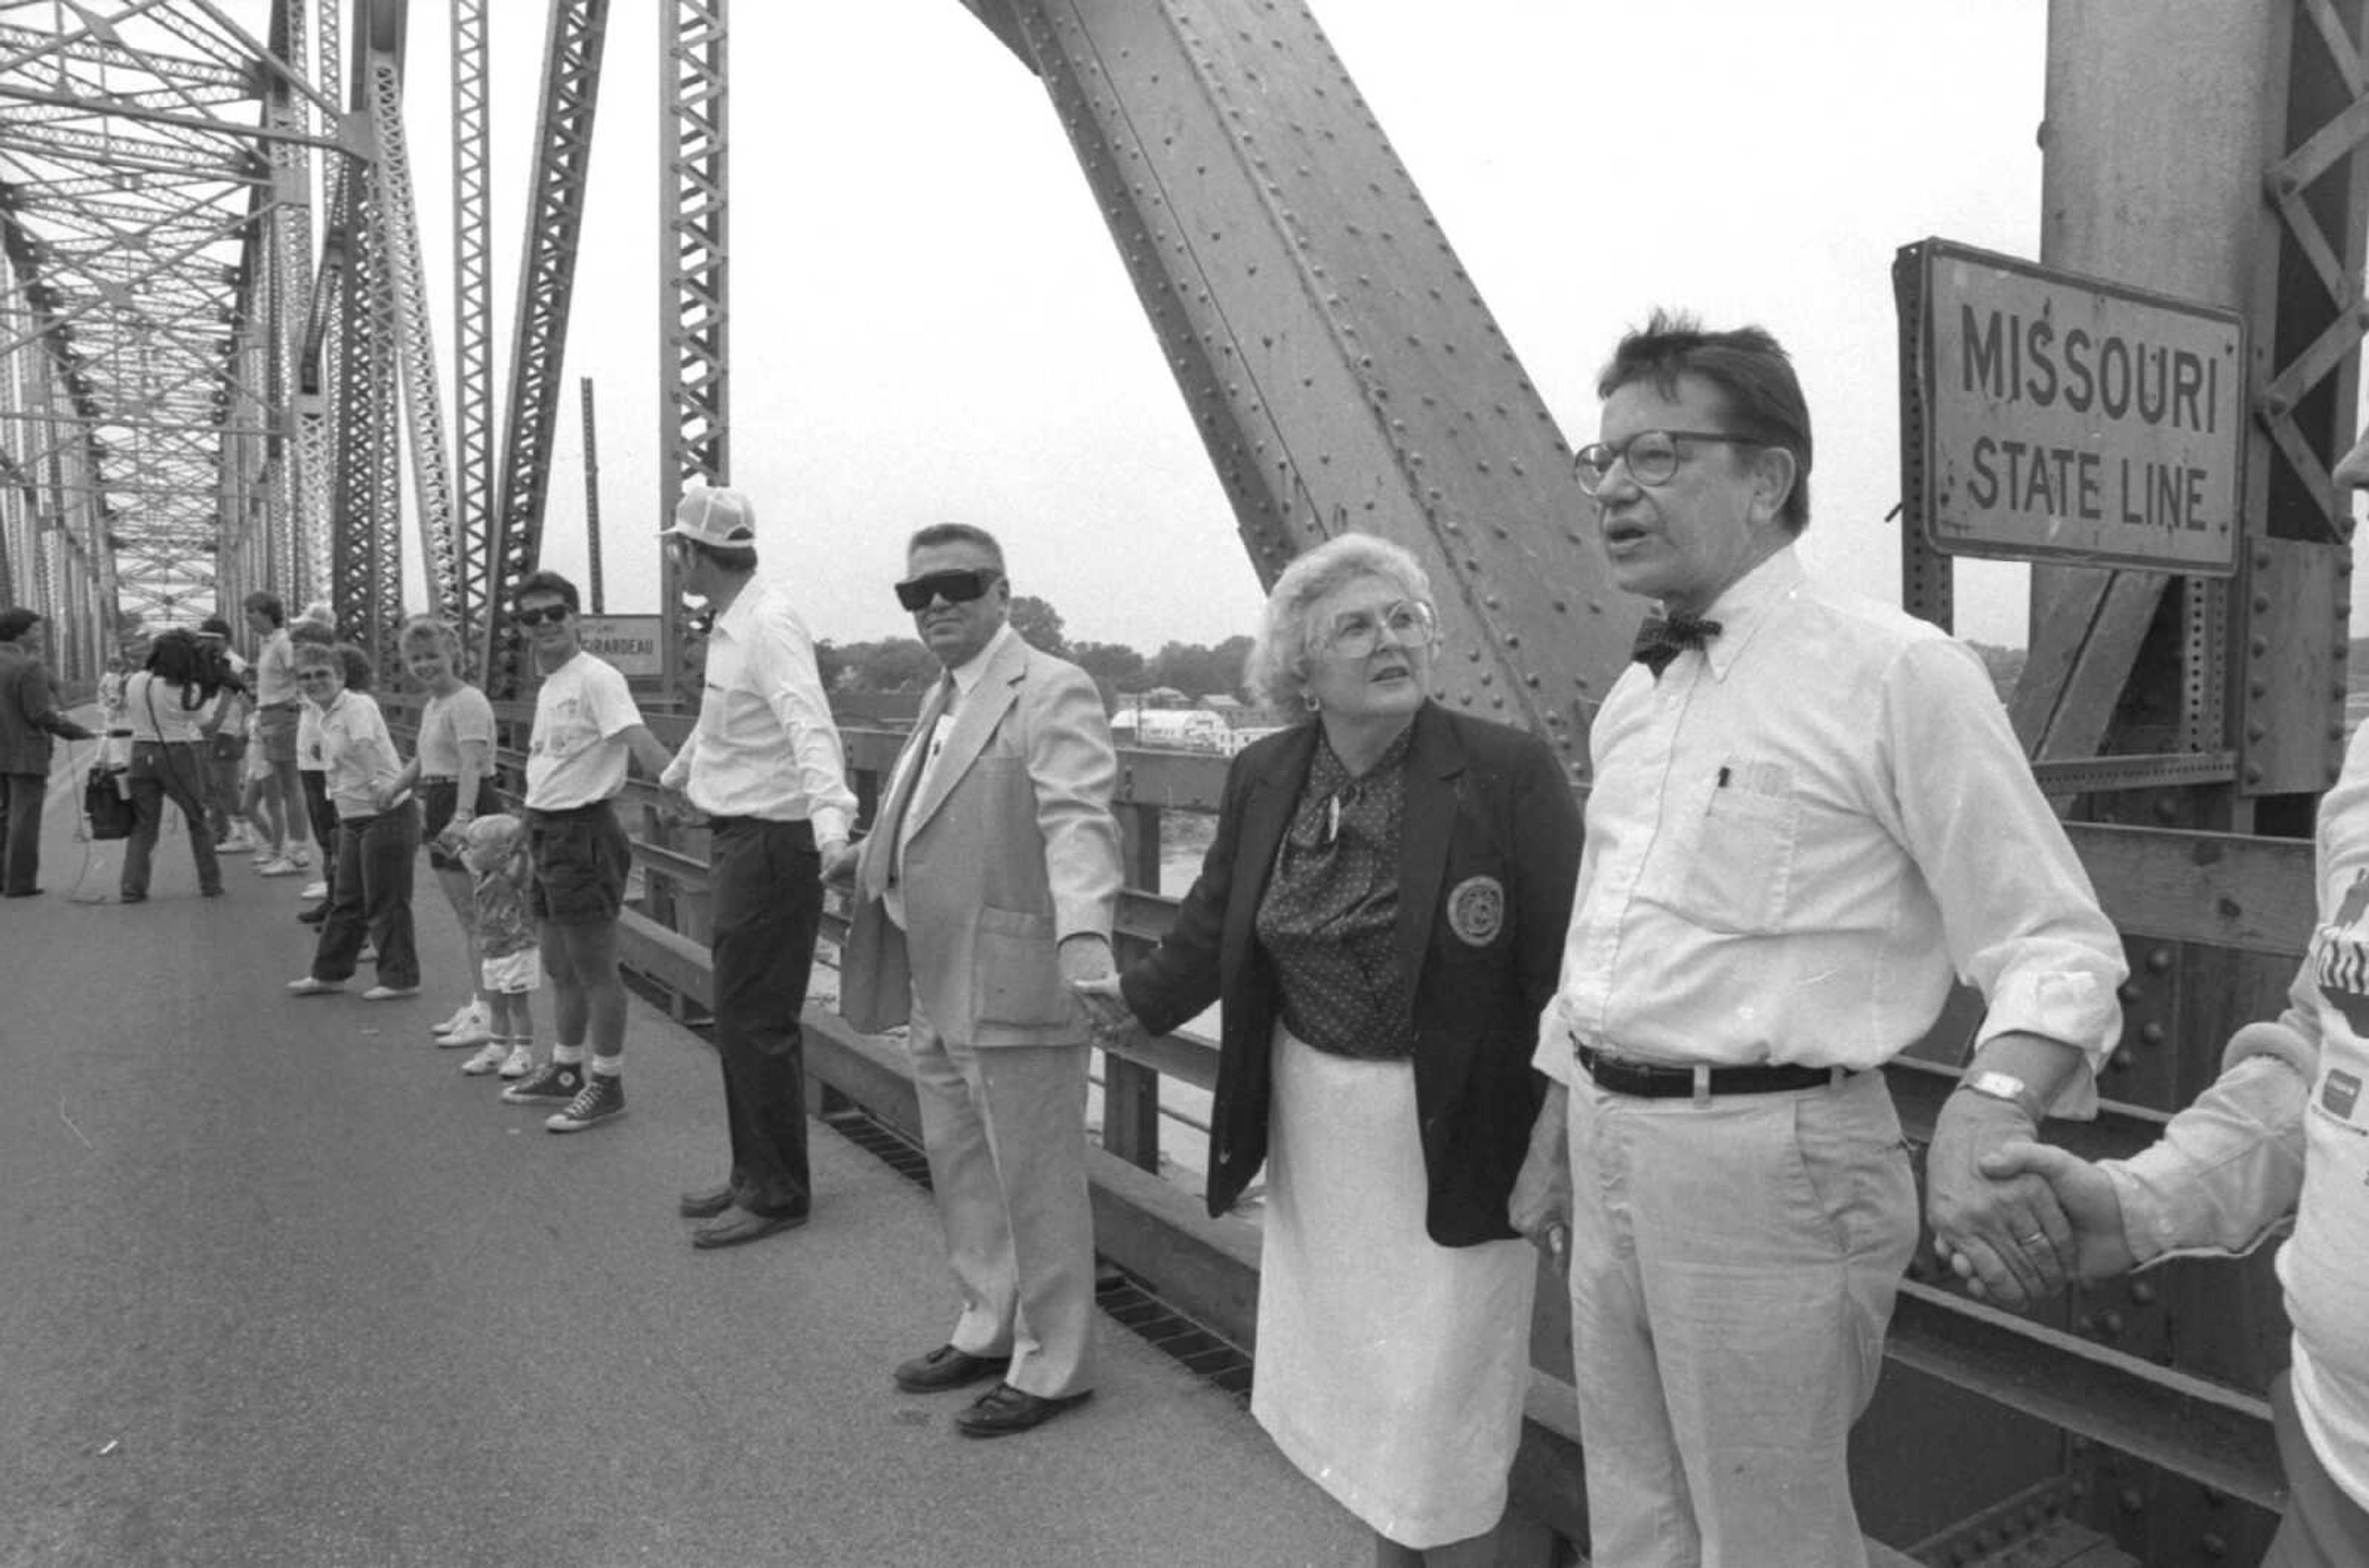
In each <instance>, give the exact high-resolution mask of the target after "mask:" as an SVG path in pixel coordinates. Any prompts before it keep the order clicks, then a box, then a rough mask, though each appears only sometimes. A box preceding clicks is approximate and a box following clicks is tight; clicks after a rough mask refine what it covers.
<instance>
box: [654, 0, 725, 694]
mask: <svg viewBox="0 0 2369 1568" xmlns="http://www.w3.org/2000/svg"><path fill="white" fill-rule="evenodd" d="M658 25H659V29H660V36H659V39H658V59H659V66H658V69H659V89H660V93H661V96H662V105H663V107H662V109H661V110H660V113H659V117H658V119H659V125H660V127H661V135H662V136H663V137H664V139H665V144H664V146H663V147H662V148H661V150H660V154H659V157H658V200H659V203H660V209H659V210H660V212H661V213H662V214H663V219H662V222H661V223H660V225H659V240H658V246H659V248H658V270H659V289H660V293H661V296H662V298H663V301H664V305H663V311H664V324H663V326H662V328H661V332H662V337H663V341H662V342H661V343H660V344H659V348H658V364H659V367H660V368H659V374H660V376H661V377H662V378H663V384H664V395H665V400H666V414H665V423H664V429H663V430H662V432H661V434H662V439H663V440H664V441H665V443H666V450H665V453H664V456H663V460H662V461H661V463H660V464H659V468H658V486H659V491H658V516H660V517H662V518H664V517H671V516H673V515H674V508H675V503H676V502H677V501H679V500H681V498H682V492H683V486H685V485H686V484H688V483H690V482H691V481H693V480H697V481H700V482H702V483H704V484H709V485H723V484H727V483H729V482H730V479H731V475H732V355H731V346H732V345H731V328H732V247H731V223H730V217H731V201H730V180H729V174H730V148H731V142H730V137H729V134H728V130H729V127H728V114H727V109H728V106H729V103H730V94H729V85H730V71H729V68H728V66H729V60H730V54H729V51H728V48H727V45H728V42H729V40H730V36H731V25H730V6H729V3H728V0H667V3H666V4H664V5H662V6H660V7H659V24H658ZM658 571H659V579H658V606H659V612H660V613H661V614H662V615H663V616H664V617H665V620H664V623H663V627H662V635H661V638H660V659H661V664H662V678H663V680H664V681H665V684H666V689H667V690H668V691H669V692H680V693H681V694H683V695H689V694H690V693H689V692H683V690H682V688H683V681H684V677H683V645H684V643H685V642H686V641H687V640H688V639H689V638H691V637H692V636H693V635H696V634H695V633H694V631H693V629H692V624H691V622H690V617H689V615H688V614H687V612H685V611H684V609H683V607H682V599H681V593H680V592H679V591H678V584H677V580H676V578H677V574H676V572H675V569H674V564H673V562H672V561H671V560H669V559H668V558H667V556H666V555H665V554H664V553H663V552H661V553H660V555H659V564H658Z"/></svg>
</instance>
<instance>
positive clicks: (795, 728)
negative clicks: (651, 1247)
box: [659, 486, 855, 1248]
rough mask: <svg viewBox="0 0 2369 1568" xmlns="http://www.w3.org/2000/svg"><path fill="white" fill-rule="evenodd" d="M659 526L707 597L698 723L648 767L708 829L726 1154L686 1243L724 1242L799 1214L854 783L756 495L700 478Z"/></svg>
mask: <svg viewBox="0 0 2369 1568" xmlns="http://www.w3.org/2000/svg"><path fill="white" fill-rule="evenodd" d="M662 537H663V538H664V539H665V542H666V543H665V549H666V551H667V553H668V555H669V556H670V557H671V558H672V559H673V561H674V565H675V570H676V572H677V574H678V576H677V578H676V580H677V581H678V582H679V583H680V584H681V587H682V589H683V590H684V591H685V592H687V593H694V594H697V595H699V596H700V597H701V598H703V599H704V600H706V601H707V603H708V605H709V607H710V608H711V609H712V610H714V611H715V629H714V631H713V632H712V633H711V634H710V635H709V637H708V643H707V669H706V674H705V676H704V689H703V691H702V692H701V693H700V701H699V723H698V725H697V726H696V727H694V728H693V729H692V732H691V736H690V738H688V739H686V740H685V741H684V742H683V744H682V750H680V751H678V752H676V753H675V759H674V761H672V762H671V763H669V765H668V767H667V770H666V773H664V774H663V775H662V776H661V777H660V780H659V782H660V783H661V784H664V785H665V786H666V787H667V788H669V789H670V790H677V791H680V792H681V794H682V795H683V796H684V797H685V798H686V799H687V800H688V801H689V803H690V805H691V807H692V810H694V811H695V812H697V813H698V814H699V815H700V816H701V817H703V818H705V820H706V822H707V828H708V852H707V863H708V876H709V884H708V885H709V889H710V895H711V900H712V902H711V906H710V915H711V917H712V921H713V923H712V926H711V930H710V934H709V938H708V941H709V948H710V954H711V957H712V960H713V962H714V964H715V1054H716V1057H717V1059H718V1060H719V1062H720V1063H721V1065H722V1067H723V1069H724V1112H725V1122H726V1126H727V1128H728V1129H729V1132H730V1135H731V1150H732V1163H731V1168H730V1169H729V1170H728V1171H727V1173H726V1174H725V1178H724V1180H723V1181H722V1182H720V1183H717V1184H715V1185H712V1186H709V1187H705V1188H702V1189H699V1190H695V1191H692V1192H687V1193H685V1194H684V1195H683V1196H682V1199H681V1204H680V1205H679V1207H680V1209H681V1213H682V1215H683V1217H684V1218H685V1219H704V1220H706V1221H707V1222H708V1223H706V1224H704V1225H702V1226H701V1227H700V1228H699V1229H698V1230H694V1231H692V1238H691V1240H692V1245H693V1246H695V1247H703V1248H714V1247H734V1246H738V1245H740V1244H742V1243H743V1242H753V1241H757V1240H758V1239H760V1238H761V1237H765V1236H770V1235H772V1234H773V1233H774V1232H775V1231H777V1230H790V1229H792V1228H794V1227H795V1226H799V1225H803V1224H805V1223H806V1220H807V1212H808V1211H809V1209H810V1208H811V1207H812V1206H813V1201H814V1191H813V1180H812V1177H811V1175H810V1173H809V1172H808V1168H807V1111H806V1075H805V1036H804V1035H803V1034H802V1033H801V1032H800V1029H799V1024H798V1014H799V1013H801V1012H802V1011H803V1010H804V1009H805V1007H806V1002H807V978H808V976H809V974H810V973H811V971H812V970H813V967H814V951H815V934H816V933H817V931H818V929H819V928H820V926H821V923H822V879H823V878H824V877H825V876H830V875H832V874H834V873H836V872H838V871H840V870H841V869H843V868H845V867H847V866H851V865H853V863H854V855H853V852H852V851H850V850H849V848H848V847H847V831H848V824H849V823H850V821H852V820H853V818H854V815H855V795H854V792H853V791H852V790H850V789H849V788H848V787H847V778H846V763H845V760H844V758H843V757H842V756H841V751H840V744H839V727H838V725H837V723H836V722H835V721H834V720H833V719H832V717H831V715H830V704H828V703H827V702H826V701H825V700H824V697H823V690H822V681H821V678H820V676H819V675H818V672H817V670H816V669H815V652H814V639H813V637H812V636H810V635H808V634H807V628H806V624H805V623H804V622H803V621H801V620H800V619H799V618H798V613H797V612H796V611H795V609H793V608H792V607H791V605H790V601H789V597H788V595H787V594H786V593H785V592H784V591H783V589H782V588H781V586H780V585H779V584H777V583H770V582H760V581H758V580H757V577H756V572H757V509H756V507H755V506H754V505H753V504H752V503H751V502H750V499H749V498H748V497H747V496H745V495H743V494H742V493H741V492H739V491H738V490H732V489H726V488H723V487H720V486H718V487H703V488H694V489H692V490H690V491H688V492H686V493H685V494H684V496H683V498H682V501H681V504H680V505H679V506H677V507H676V508H675V514H674V522H673V525H672V526H671V527H669V528H668V529H667V530H666V531H665V532H664V534H663V535H662Z"/></svg>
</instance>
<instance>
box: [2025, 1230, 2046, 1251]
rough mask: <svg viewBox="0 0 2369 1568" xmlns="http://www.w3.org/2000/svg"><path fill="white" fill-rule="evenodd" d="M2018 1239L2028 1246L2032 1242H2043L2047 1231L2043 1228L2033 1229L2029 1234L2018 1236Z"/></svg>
mask: <svg viewBox="0 0 2369 1568" xmlns="http://www.w3.org/2000/svg"><path fill="white" fill-rule="evenodd" d="M2018 1240H2020V1242H2022V1243H2023V1244H2024V1245H2025V1246H2027V1247H2028V1246H2030V1245H2031V1244H2032V1243H2033V1242H2044V1241H2046V1240H2048V1232H2047V1231H2045V1230H2034V1231H2033V1232H2032V1233H2031V1235H2029V1236H2023V1237H2019V1238H2018Z"/></svg>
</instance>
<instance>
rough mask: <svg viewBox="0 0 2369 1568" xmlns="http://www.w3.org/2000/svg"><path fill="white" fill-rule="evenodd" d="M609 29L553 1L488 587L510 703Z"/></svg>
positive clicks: (521, 659)
mask: <svg viewBox="0 0 2369 1568" xmlns="http://www.w3.org/2000/svg"><path fill="white" fill-rule="evenodd" d="M608 29H609V6H608V0H552V4H551V24H550V28H549V30H548V31H547V33H546V34H545V37H544V59H543V99H542V103H543V109H542V114H541V117H540V118H539V120H537V122H536V126H535V139H534V140H535V166H534V175H533V177H532V182H531V183H530V185H529V187H528V197H527V213H526V245H525V261H524V264H523V265H522V266H521V268H520V269H519V305H518V311H517V313H516V315H515V316H514V318H513V326H512V329H511V332H512V336H511V340H510V378H509V399H508V402H507V406H506V408H505V412H504V419H503V430H502V456H501V464H500V467H499V469H498V479H499V482H500V488H499V491H498V494H499V497H500V499H499V501H498V504H497V507H496V511H495V522H494V548H493V552H492V564H493V580H492V583H491V584H490V586H489V588H488V590H487V598H486V613H485V643H484V667H485V672H486V695H488V696H490V697H493V698H495V699H497V700H508V699H510V698H514V697H516V696H518V695H519V694H520V692H521V691H522V690H523V689H524V686H525V677H526V668H525V665H526V648H525V645H524V643H523V641H522V640H521V638H520V636H519V635H518V630H517V627H516V626H515V625H514V624H512V623H511V621H510V618H509V601H510V598H511V595H512V592H513V590H515V589H516V588H517V586H518V584H519V583H520V582H521V580H522V579H523V578H525V577H526V575H527V574H528V573H530V572H532V571H533V570H534V569H535V563H536V562H537V560H538V559H539V558H540V557H541V555H542V552H543V513H544V500H545V498H546V495H547V486H549V484H550V479H551V444H552V435H553V431H554V429H555V424H556V421H557V419H558V416H559V375H560V369H561V362H562V359H563V355H564V352H565V350H566V344H567V316H568V311H569V308H570V305H571V304H572V303H573V299H574V293H575V281H576V250H577V244H578V239H579V237H580V236H581V235H582V232H583V226H584V193H585V182H586V179H587V177H589V173H590V170H591V163H592V124H593V115H594V111H595V110H596V109H598V107H599V104H600V94H601V45H602V42H603V41H604V40H605V39H606V37H607V35H608Z"/></svg>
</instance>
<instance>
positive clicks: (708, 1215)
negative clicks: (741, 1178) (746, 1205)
mask: <svg viewBox="0 0 2369 1568" xmlns="http://www.w3.org/2000/svg"><path fill="white" fill-rule="evenodd" d="M729 1207H732V1184H731V1183H729V1182H727V1183H725V1184H724V1185H722V1186H720V1187H714V1188H708V1189H704V1190H702V1191H700V1192H693V1193H685V1194H683V1195H682V1199H681V1202H679V1203H677V1204H676V1205H675V1206H674V1211H675V1212H676V1213H677V1214H680V1215H681V1216H682V1217H683V1218H684V1219H715V1217H716V1216H717V1215H719V1214H721V1213H723V1212H724V1211H725V1210H726V1209H727V1208H729Z"/></svg>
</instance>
